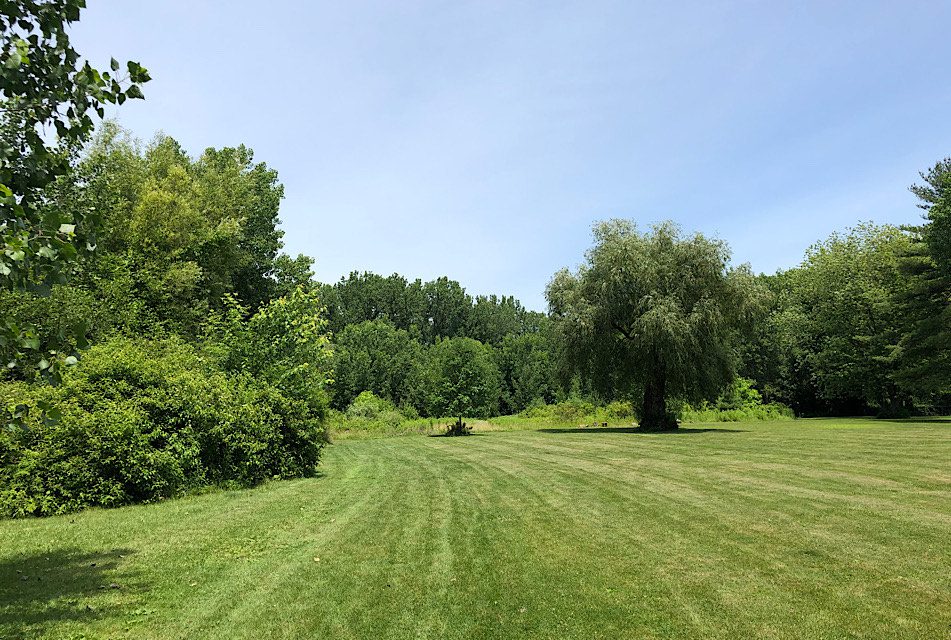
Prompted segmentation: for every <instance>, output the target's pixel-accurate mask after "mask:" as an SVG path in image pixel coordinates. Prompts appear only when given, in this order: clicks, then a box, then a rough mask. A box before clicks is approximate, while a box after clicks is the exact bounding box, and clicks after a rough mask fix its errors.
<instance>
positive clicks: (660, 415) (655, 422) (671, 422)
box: [640, 364, 677, 431]
mask: <svg viewBox="0 0 951 640" xmlns="http://www.w3.org/2000/svg"><path fill="white" fill-rule="evenodd" d="M640 426H641V428H642V429H647V430H650V431H663V430H667V429H676V428H677V420H675V419H674V418H673V417H672V416H670V414H668V413H667V375H666V372H665V371H664V368H663V366H662V365H660V364H655V365H654V368H653V369H652V370H651V372H650V377H648V379H647V384H646V385H645V386H644V409H643V411H642V418H641V422H640Z"/></svg>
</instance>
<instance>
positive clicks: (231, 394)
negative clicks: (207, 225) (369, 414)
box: [0, 338, 325, 516]
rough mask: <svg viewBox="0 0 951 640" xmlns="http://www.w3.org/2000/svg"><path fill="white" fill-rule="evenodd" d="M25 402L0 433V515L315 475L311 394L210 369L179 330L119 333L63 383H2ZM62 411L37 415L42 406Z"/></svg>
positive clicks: (319, 441)
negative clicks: (151, 335)
mask: <svg viewBox="0 0 951 640" xmlns="http://www.w3.org/2000/svg"><path fill="white" fill-rule="evenodd" d="M0 396H2V401H3V402H4V404H5V405H6V406H10V405H26V406H27V407H30V408H31V410H30V412H29V415H28V417H27V420H26V426H27V428H26V429H16V428H14V429H11V428H7V429H5V430H4V431H3V432H2V434H0V487H2V489H0V515H6V516H26V515H50V514H55V513H66V512H70V511H75V510H77V509H81V508H84V507H88V506H105V507H111V506H118V505H122V504H131V503H136V502H152V501H155V500H159V499H162V498H167V497H170V496H174V495H181V494H183V493H185V492H188V491H191V490H195V489H198V488H200V487H204V486H208V485H227V486H251V485H254V484H257V483H259V482H261V481H263V480H265V479H268V478H289V477H299V476H308V475H313V474H314V473H315V471H316V467H317V462H318V460H319V457H320V452H321V448H322V446H323V444H324V441H325V438H324V430H323V424H322V421H321V419H320V418H321V416H315V415H314V414H313V412H312V411H311V410H310V407H309V406H308V403H307V402H305V401H302V400H300V399H297V398H293V397H289V396H287V395H285V394H284V393H282V392H281V391H280V390H278V389H277V388H275V387H274V386H272V385H270V384H268V383H266V382H263V381H260V380H255V379H253V378H251V377H249V376H247V375H243V374H228V373H225V372H222V371H220V370H217V369H215V368H214V367H213V366H211V364H210V363H209V362H208V361H207V360H206V359H204V358H202V356H201V355H200V353H199V352H198V351H197V350H196V349H195V348H194V347H192V346H190V345H188V344H186V343H184V342H182V341H181V340H177V339H166V340H154V341H144V340H139V341H136V340H130V339H124V338H115V339H112V340H109V341H106V342H104V343H102V344H100V345H97V346H96V347H93V348H92V349H90V350H89V351H88V352H86V353H85V354H84V357H83V358H82V360H81V361H80V363H79V364H78V365H77V366H76V367H75V368H74V369H72V370H70V371H68V372H67V373H66V374H65V375H64V380H63V384H62V385H61V386H59V387H56V388H53V387H48V386H42V385H34V386H30V385H26V384H21V383H7V384H4V385H2V387H0ZM43 403H50V404H52V405H54V406H55V408H56V411H58V412H59V413H60V416H59V418H58V419H57V420H45V419H44V416H43V415H42V412H40V411H39V407H40V405H42V404H43Z"/></svg>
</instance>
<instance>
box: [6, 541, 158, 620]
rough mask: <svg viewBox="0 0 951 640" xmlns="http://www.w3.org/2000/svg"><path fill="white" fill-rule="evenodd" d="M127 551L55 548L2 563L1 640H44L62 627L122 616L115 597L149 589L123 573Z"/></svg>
mask: <svg viewBox="0 0 951 640" xmlns="http://www.w3.org/2000/svg"><path fill="white" fill-rule="evenodd" d="M132 553H134V551H131V550H129V549H112V550H111V551H101V552H93V553H90V552H84V551H80V550H78V549H56V550H51V551H48V552H45V553H34V554H20V555H15V556H12V557H9V558H4V559H2V560H0V638H27V637H45V636H46V635H47V634H48V633H49V631H50V629H51V627H53V626H54V625H56V624H60V623H64V622H84V621H93V620H99V619H104V618H110V617H116V616H120V615H122V614H123V613H125V612H124V611H122V610H121V609H120V608H119V607H117V606H116V605H115V604H114V602H115V600H116V598H115V592H116V591H120V592H122V593H123V594H125V593H128V592H133V593H140V592H142V591H144V590H145V586H144V585H143V584H142V583H141V582H140V581H139V580H138V579H137V577H136V574H134V573H131V572H129V571H128V570H124V569H123V568H122V565H123V564H124V558H125V557H127V556H129V555H131V554H132Z"/></svg>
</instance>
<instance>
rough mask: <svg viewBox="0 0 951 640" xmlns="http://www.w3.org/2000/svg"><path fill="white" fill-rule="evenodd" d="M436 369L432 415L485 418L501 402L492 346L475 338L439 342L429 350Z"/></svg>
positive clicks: (493, 411) (433, 377)
mask: <svg viewBox="0 0 951 640" xmlns="http://www.w3.org/2000/svg"><path fill="white" fill-rule="evenodd" d="M430 362H431V366H432V368H433V373H432V382H433V384H434V387H433V390H432V407H431V411H430V415H437V416H455V417H457V418H459V424H460V425H461V424H462V420H463V418H465V417H467V416H474V417H478V418H485V417H488V416H490V415H493V414H494V413H495V411H496V410H497V408H498V401H499V371H498V367H497V366H496V364H495V358H494V357H493V353H492V347H490V346H488V345H484V344H482V343H481V342H479V341H478V340H473V339H472V338H449V339H446V340H440V341H439V342H437V343H436V344H435V345H434V346H433V347H432V348H431V349H430Z"/></svg>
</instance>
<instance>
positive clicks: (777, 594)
mask: <svg viewBox="0 0 951 640" xmlns="http://www.w3.org/2000/svg"><path fill="white" fill-rule="evenodd" d="M0 541H2V542H0V637H5V638H21V637H50V638H99V637H102V638H125V637H129V638H254V639H256V640H263V639H265V638H370V639H377V638H559V639H560V638H731V639H732V638H754V637H756V638H797V639H799V638H947V637H951V422H945V423H941V422H940V421H933V422H918V423H915V422H904V423H903V422H885V421H874V420H849V421H835V420H800V421H797V422H789V423H773V424H755V425H754V424H736V425H703V426H698V425H692V426H690V427H688V428H685V429H683V430H682V431H681V432H680V433H674V434H643V433H632V432H623V431H621V430H611V429H606V430H605V429H584V430H581V429H579V430H565V431H554V430H552V431H513V432H492V433H482V434H477V435H474V436H472V437H468V438H455V439H451V438H433V437H425V436H409V437H399V438H388V439H379V440H362V441H346V442H342V443H340V444H336V445H334V446H332V447H330V448H328V450H327V451H326V456H325V461H324V463H323V476H322V477H320V478H315V479H310V480H300V481H289V482H273V483H270V484H268V485H266V486H263V487H260V488H257V489H254V490H249V491H236V492H217V493H211V494H207V495H203V496H195V497H189V498H185V499H181V500H174V501H169V502H166V503H163V504H159V505H151V506H139V507H129V508H123V509H116V510H94V511H88V512H85V513H81V514H76V515H72V516H65V517H56V518H49V519H42V520H39V519H38V520H25V521H2V522H0Z"/></svg>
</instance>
